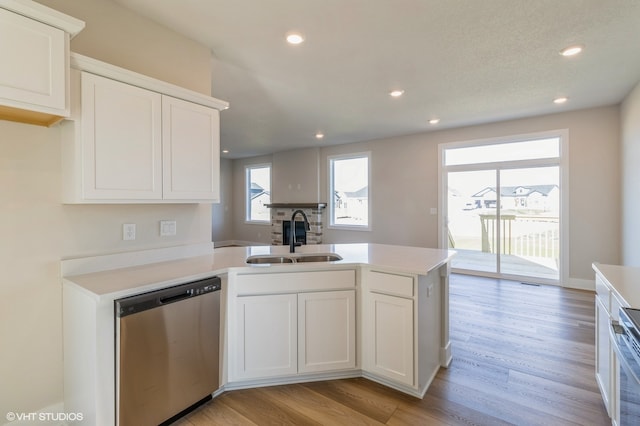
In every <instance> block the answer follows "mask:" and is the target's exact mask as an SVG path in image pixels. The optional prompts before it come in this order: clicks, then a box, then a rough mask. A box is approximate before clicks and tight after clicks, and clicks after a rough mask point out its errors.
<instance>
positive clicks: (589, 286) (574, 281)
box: [564, 278, 596, 291]
mask: <svg viewBox="0 0 640 426" xmlns="http://www.w3.org/2000/svg"><path fill="white" fill-rule="evenodd" d="M565 282H566V283H567V285H565V286H564V287H566V288H573V289H576V290H589V291H596V281H595V280H585V279H582V278H569V279H568V280H567V281H565Z"/></svg>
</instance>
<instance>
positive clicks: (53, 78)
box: [0, 0, 84, 126]
mask: <svg viewBox="0 0 640 426" xmlns="http://www.w3.org/2000/svg"><path fill="white" fill-rule="evenodd" d="M82 28H84V22H82V21H80V20H77V19H75V18H72V17H70V16H67V15H64V14H62V13H60V12H57V11H55V10H53V9H50V8H47V7H45V6H42V5H40V4H38V3H35V2H32V1H29V0H23V1H10V0H5V1H3V2H2V3H0V57H2V63H3V64H4V65H3V66H0V119H3V120H11V121H18V122H24V123H29V124H38V125H45V126H49V125H52V124H54V123H56V122H58V121H60V120H61V119H62V118H65V117H68V116H69V87H68V84H69V39H70V37H71V36H73V35H75V34H77V33H78V32H80V31H81V30H82Z"/></svg>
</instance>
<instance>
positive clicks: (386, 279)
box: [368, 272, 413, 297]
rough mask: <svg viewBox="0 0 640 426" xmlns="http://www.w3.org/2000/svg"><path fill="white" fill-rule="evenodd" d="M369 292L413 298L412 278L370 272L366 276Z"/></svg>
mask: <svg viewBox="0 0 640 426" xmlns="http://www.w3.org/2000/svg"><path fill="white" fill-rule="evenodd" d="M368 280H369V283H368V284H369V291H373V292H376V293H384V294H390V295H393V296H401V297H413V277H409V276H406V275H395V274H387V273H384V272H371V273H369V274H368Z"/></svg>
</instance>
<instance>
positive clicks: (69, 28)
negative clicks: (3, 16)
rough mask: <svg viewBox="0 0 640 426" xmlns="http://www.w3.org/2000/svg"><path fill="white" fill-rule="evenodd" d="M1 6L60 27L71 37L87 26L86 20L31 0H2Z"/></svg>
mask: <svg viewBox="0 0 640 426" xmlns="http://www.w3.org/2000/svg"><path fill="white" fill-rule="evenodd" d="M0 8H3V9H6V10H10V11H12V12H14V13H17V14H19V15H22V16H26V17H27V18H30V19H33V20H35V21H39V22H42V23H43V24H47V25H49V26H51V27H55V28H58V29H60V30H62V31H64V32H66V33H67V34H69V36H70V37H71V38H73V37H75V36H76V35H77V34H78V33H79V32H80V31H82V30H83V29H84V27H85V23H84V21H81V20H80V19H76V18H74V17H73V16H69V15H66V14H64V13H62V12H59V11H57V10H55V9H51V8H50V7H47V6H44V5H42V4H40V3H36V2H35V1H31V0H2V1H0Z"/></svg>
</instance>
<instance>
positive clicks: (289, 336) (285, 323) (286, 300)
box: [235, 294, 298, 380]
mask: <svg viewBox="0 0 640 426" xmlns="http://www.w3.org/2000/svg"><path fill="white" fill-rule="evenodd" d="M297 301H298V298H297V295H296V294H279V295H266V296H243V297H238V299H237V324H238V335H237V336H235V339H236V344H237V359H236V360H235V362H236V376H237V378H238V379H243V380H244V379H254V378H263V377H273V376H287V375H292V374H296V373H297V371H298V365H297V348H298V345H297V333H296V329H297V327H296V325H297V324H296V323H297V315H296V311H297V309H296V305H297Z"/></svg>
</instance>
